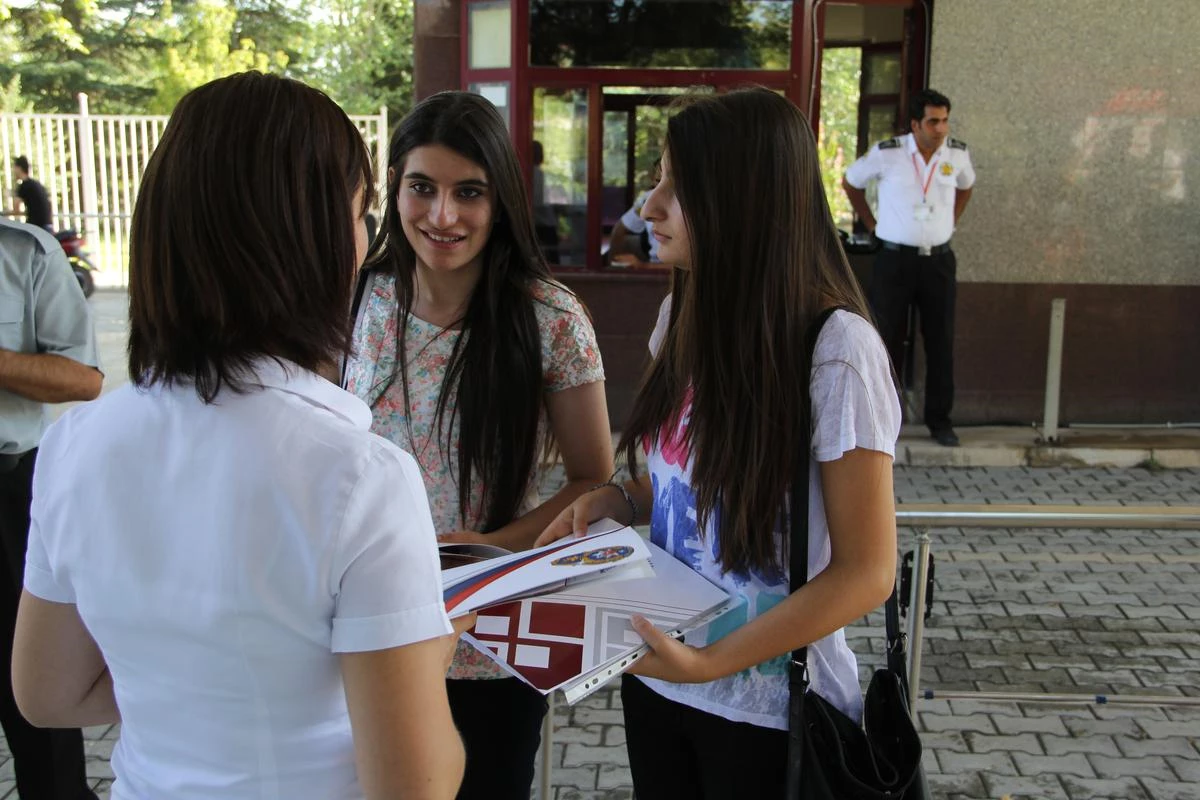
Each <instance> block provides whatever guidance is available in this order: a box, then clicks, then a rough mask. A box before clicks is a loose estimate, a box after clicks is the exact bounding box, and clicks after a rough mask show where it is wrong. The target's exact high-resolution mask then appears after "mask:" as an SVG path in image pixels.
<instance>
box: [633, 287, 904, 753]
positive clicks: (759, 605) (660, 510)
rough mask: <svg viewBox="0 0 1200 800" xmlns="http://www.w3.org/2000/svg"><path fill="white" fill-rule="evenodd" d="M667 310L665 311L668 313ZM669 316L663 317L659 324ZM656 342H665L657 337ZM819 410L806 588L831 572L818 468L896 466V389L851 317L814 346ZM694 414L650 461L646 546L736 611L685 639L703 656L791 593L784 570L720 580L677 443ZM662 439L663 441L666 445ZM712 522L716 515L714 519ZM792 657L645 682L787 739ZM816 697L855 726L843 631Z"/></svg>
mask: <svg viewBox="0 0 1200 800" xmlns="http://www.w3.org/2000/svg"><path fill="white" fill-rule="evenodd" d="M664 308H667V305H666V304H664ZM666 317H667V315H666V314H661V315H660V324H662V323H663V322H664V321H665V319H666ZM652 341H658V342H661V341H662V332H661V331H658V330H656V331H655V335H654V336H653V337H652ZM809 388H810V392H811V394H812V402H813V440H812V450H811V463H810V471H809V520H808V525H809V548H808V570H809V579H810V580H811V579H812V578H813V577H814V576H816V575H817V574H818V573H820V572H821V571H822V570H824V569H825V568H826V567H827V566H828V565H829V557H830V547H829V528H828V525H827V524H826V521H825V507H824V503H823V501H822V497H821V475H820V471H819V468H818V462H821V461H835V460H837V459H839V458H841V457H842V456H843V455H844V454H845V453H848V452H849V451H851V450H853V449H855V448H860V447H861V448H864V449H868V450H877V451H880V452H883V453H887V454H888V455H890V456H893V457H894V456H895V451H896V439H897V436H898V435H899V431H900V421H901V417H900V403H899V398H898V397H897V395H896V391H895V388H894V387H893V384H892V379H891V368H890V366H889V364H888V357H887V352H886V350H885V349H884V346H883V342H882V341H881V340H880V338H879V335H878V333H876V331H875V328H874V327H873V326H872V325H871V324H870V323H869V322H868V321H867V320H865V319H863V318H862V317H860V316H858V315H856V314H852V313H850V312H847V311H838V312H835V313H834V314H833V315H832V316H831V317H830V318H829V321H828V322H827V323H826V324H825V327H824V328H823V329H822V331H821V334H820V336H819V337H818V338H817V346H816V351H815V353H814V356H813V369H812V376H811V378H810V383H809ZM688 412H689V409H685V410H684V413H683V414H682V415H681V419H680V421H679V427H678V428H677V429H676V430H675V431H674V432H673V435H671V436H669V437H661V438H660V440H659V443H658V445H657V446H655V447H654V448H653V449H649V450H648V451H647V454H646V460H647V471H648V472H649V474H650V479H651V482H652V486H653V491H654V507H653V511H652V517H651V520H650V538H651V540H652V541H653V542H654V543H655V544H657V545H658V546H659V547H662V548H663V549H664V550H666V551H667V552H669V553H671V554H672V555H673V556H675V558H677V559H679V560H680V561H682V562H683V563H685V564H687V565H688V566H689V567H691V568H692V569H694V570H695V571H697V572H699V573H700V574H701V575H703V576H704V577H706V578H708V579H709V580H711V581H713V582H714V583H716V584H717V585H719V586H721V587H722V588H723V589H725V590H726V591H727V592H729V594H730V597H731V598H733V600H734V601H735V605H734V607H733V610H731V611H730V612H728V613H726V614H725V615H724V616H722V617H719V618H718V619H716V620H714V621H713V622H712V623H710V624H709V625H707V626H705V627H703V628H700V629H699V630H697V631H693V632H691V633H689V634H688V635H687V643H688V644H689V645H694V646H696V647H703V646H705V645H707V644H709V643H711V642H715V641H717V640H718V639H721V638H722V637H724V636H726V635H727V634H729V633H730V632H732V631H733V630H735V629H737V628H739V627H741V626H742V625H745V624H746V623H748V622H750V621H751V620H753V619H754V618H756V617H757V616H759V615H760V614H763V613H765V612H766V611H768V610H770V609H771V608H772V607H774V606H775V605H777V604H779V603H780V602H782V601H783V600H784V599H785V598H786V597H787V596H788V594H789V593H790V582H789V576H788V570H787V567H786V562H785V561H783V560H782V558H780V563H783V564H784V566H783V568H781V569H777V570H770V571H755V570H751V571H749V572H727V573H722V571H721V565H720V561H719V560H718V557H717V544H716V530H715V527H714V521H715V520H714V519H710V520H709V525H708V527H707V529H706V530H705V531H704V532H703V534H704V535H703V536H701V535H700V534H701V532H700V531H699V529H698V526H697V522H696V517H697V515H696V496H695V493H694V491H693V490H692V486H691V464H690V454H689V453H688V452H687V451H686V449H684V447H683V446H679V445H677V444H675V443H673V441H672V440H674V441H676V442H677V441H681V440H682V437H681V436H680V433H681V432H682V431H683V430H684V429H685V427H686V425H687V422H688V417H689V413H688ZM664 439H666V441H664ZM715 516H716V515H715V514H714V515H713V517H715ZM786 535H787V531H785V530H781V531H776V533H775V539H776V544H775V547H776V553H778V554H782V543H783V537H784V536H786ZM789 655H790V654H785V655H782V656H779V657H778V658H774V659H772V660H770V661H766V662H763V663H761V664H757V665H755V666H754V667H751V668H750V669H747V670H744V671H742V672H739V673H737V674H735V675H731V676H728V677H726V678H721V679H719V680H715V681H712V682H710V683H700V684H677V683H668V682H666V681H660V680H656V679H652V678H642V679H641V680H643V681H644V682H645V683H646V685H647V686H649V687H650V688H651V689H653V690H654V691H656V692H658V693H659V694H661V695H663V696H664V697H666V698H668V699H670V700H674V701H676V702H678V703H683V704H685V705H688V706H691V707H693V708H697V709H700V710H701V711H706V712H708V713H711V714H716V715H718V716H721V717H724V718H725V719H729V720H733V721H735V722H747V723H750V724H752V725H759V726H761V727H766V728H776V729H780V730H787V706H788V685H787V663H788V657H789ZM808 664H809V677H810V680H811V686H812V689H813V690H814V691H815V692H817V693H818V694H820V695H821V696H822V697H824V698H825V699H827V700H829V701H830V702H831V703H833V704H834V705H835V706H837V707H838V708H839V709H841V710H842V711H844V712H845V713H846V714H848V715H850V716H851V717H852V718H854V719H859V718H860V717H861V716H862V695H861V691H860V689H859V683H858V665H857V662H856V660H855V657H854V653H853V652H852V651H851V650H850V648H849V647H848V646H847V644H846V637H845V634H844V632H843V631H841V630H838V631H835V632H834V633H832V634H830V635H829V636H826V637H825V638H824V639H820V640H818V641H817V642H815V643H813V644H812V645H810V646H809V648H808Z"/></svg>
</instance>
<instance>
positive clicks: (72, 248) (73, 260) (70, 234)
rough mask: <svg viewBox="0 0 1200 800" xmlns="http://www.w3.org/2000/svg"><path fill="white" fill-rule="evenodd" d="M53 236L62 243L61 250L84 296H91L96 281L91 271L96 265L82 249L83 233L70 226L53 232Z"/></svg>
mask: <svg viewBox="0 0 1200 800" xmlns="http://www.w3.org/2000/svg"><path fill="white" fill-rule="evenodd" d="M54 238H55V239H58V243H59V244H61V245H62V249H63V252H64V253H66V254H67V261H69V262H70V264H71V269H72V270H73V271H74V272H75V279H76V280H77V281H79V288H80V289H82V290H83V296H84V297H91V296H92V292H94V291H96V281H95V280H93V278H92V273H93V272H94V271H95V269H96V267H95V266H94V265H93V264H92V262H91V260H90V259H89V258H88V253H87V252H85V251H84V249H83V246H84V244H86V242H85V241H84V238H83V235H82V234H80V233H79V232H78V231H75V230H73V229H71V228H67V229H66V230H61V231H58V232H56V233H55V234H54Z"/></svg>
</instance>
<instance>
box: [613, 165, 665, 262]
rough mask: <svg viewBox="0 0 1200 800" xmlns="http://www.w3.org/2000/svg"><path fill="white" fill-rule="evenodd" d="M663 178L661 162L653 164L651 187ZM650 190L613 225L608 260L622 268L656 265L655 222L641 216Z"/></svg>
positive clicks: (656, 241)
mask: <svg viewBox="0 0 1200 800" xmlns="http://www.w3.org/2000/svg"><path fill="white" fill-rule="evenodd" d="M661 179H662V161H661V160H658V161H655V162H654V175H653V177H652V186H651V189H653V187H654V186H657V185H658V182H659V181H660V180H661ZM649 196H650V191H649V190H647V191H644V192H642V193H641V194H639V195H638V196H637V198H636V199H635V200H634V201H633V205H632V206H630V208H629V210H628V211H626V212H625V213H624V214H622V215H621V218H620V219H619V220H617V224H616V225H614V226H613V230H612V238H611V239H610V244H609V253H610V256H609V261H610V263H612V264H614V265H619V266H624V267H645V266H648V265H649V264H658V263H659V262H660V259H659V257H658V245H659V242H658V239H656V238H655V237H654V223H653V222H650V221H648V220H646V219H643V217H642V209H643V207H644V206H645V204H646V198H647V197H649Z"/></svg>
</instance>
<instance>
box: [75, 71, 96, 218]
mask: <svg viewBox="0 0 1200 800" xmlns="http://www.w3.org/2000/svg"><path fill="white" fill-rule="evenodd" d="M78 99H79V133H78V139H79V181H80V183H81V184H82V189H83V218H84V219H85V220H86V219H92V218H95V217H96V216H97V214H96V158H95V154H94V152H95V151H94V149H93V145H92V118H91V116H90V115H89V114H88V96H87V95H86V94H84V93H83V92H80V93H79V95H78ZM83 227H84V228H85V229H86V228H87V226H86V225H84V226H83ZM99 232H100V226H99V224H97V225H96V229H95V230H93V231H91V233H92V234H93V235H98V234H99Z"/></svg>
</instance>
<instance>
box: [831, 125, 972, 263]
mask: <svg viewBox="0 0 1200 800" xmlns="http://www.w3.org/2000/svg"><path fill="white" fill-rule="evenodd" d="M873 180H877V181H879V208H878V210H877V211H876V212H875V222H876V225H875V235H876V236H877V237H879V238H880V239H883V240H885V241H888V242H895V243H896V244H906V245H911V246H913V247H935V246H937V245H940V244H945V243H946V242H948V241H950V237H951V236H953V235H954V194H955V192H956V191H957V190H959V189H970V188H971V187H972V186H974V185H975V168H974V167H972V166H971V156H970V154H969V153H968V152H967V146H966V145H965V144H964V143H962V142H960V141H958V140H957V139H951V138H947V139H946V141H945V142H943V143H942V146H941V147H939V148H938V149H937V150H936V151H935V152H934V154H933V157H932V158H930V159H929V162H928V163H926V161H925V159H924V157H923V156H922V155H921V153H920V152H919V151H918V150H917V143H916V140H915V139H914V138H913V135H912V134H911V133H906V134H905V135H903V136H897V137H896V138H894V139H887V140H885V141H882V142H880V143H879V144H877V145H875V146H874V147H872V148H871V149H870V150H868V151H867V154H866V155H864V156H863V157H862V158H860V159H858V160H857V161H855V162H854V163H853V164H851V165H850V168H849V169H848V170H846V183H848V184H850V185H851V186H853V187H855V188H856V189H865V188H867V184H868V183H870V182H871V181H873ZM925 187H928V188H927V189H926V188H925Z"/></svg>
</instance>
